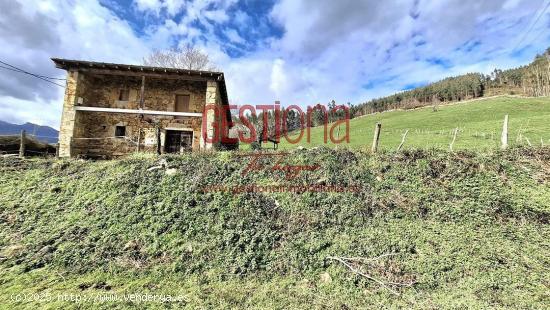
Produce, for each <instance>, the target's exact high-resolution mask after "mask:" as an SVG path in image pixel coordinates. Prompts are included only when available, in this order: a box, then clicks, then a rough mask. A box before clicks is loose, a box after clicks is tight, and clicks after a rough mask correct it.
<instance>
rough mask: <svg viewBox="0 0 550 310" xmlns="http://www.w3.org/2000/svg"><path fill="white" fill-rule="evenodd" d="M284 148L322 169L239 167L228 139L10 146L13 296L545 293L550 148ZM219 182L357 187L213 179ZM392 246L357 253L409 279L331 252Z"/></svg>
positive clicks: (315, 297) (42, 300)
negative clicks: (114, 153) (40, 153)
mask: <svg viewBox="0 0 550 310" xmlns="http://www.w3.org/2000/svg"><path fill="white" fill-rule="evenodd" d="M162 160H165V161H166V166H167V167H166V168H158V169H157V168H155V169H150V168H151V167H156V166H158V165H159V163H160V162H161V161H162ZM284 163H285V164H295V165H296V164H307V165H312V164H318V165H320V169H318V170H315V171H308V172H303V173H301V174H300V175H298V176H297V177H296V178H295V179H292V180H287V179H285V177H284V174H283V173H282V172H280V171H275V172H273V171H269V170H261V171H255V172H254V173H249V174H246V175H244V176H243V175H242V173H241V172H242V171H243V169H245V167H246V166H247V164H248V161H247V160H246V159H245V158H242V157H239V156H238V154H235V153H231V152H217V153H191V154H185V155H182V156H163V157H162V159H159V158H158V157H156V156H154V155H143V154H140V155H133V156H130V157H128V158H124V159H120V160H113V161H96V162H94V161H82V160H53V159H49V160H47V159H31V160H21V159H18V158H4V159H1V160H0V183H1V184H2V190H1V191H0V309H61V308H62V309H83V308H95V309H126V308H129V309H143V308H154V309H165V308H173V309H180V308H186V309H212V308H223V309H358V308H360V309H364V308H384V307H385V308H395V309H397V308H417V309H443V308H449V309H451V308H452V309H457V308H461V309H464V308H470V309H486V308H498V309H503V308H514V309H518V308H522V309H523V308H532V309H542V308H545V306H547V305H548V302H549V296H548V266H549V264H550V258H549V256H548V255H547V254H548V251H549V250H550V243H549V239H548V236H549V234H550V230H549V225H548V222H549V218H550V217H549V216H550V188H549V181H550V180H549V176H550V165H549V163H550V148H548V147H546V148H536V149H535V148H521V149H520V148H513V149H510V150H507V151H489V152H470V151H467V152H466V151H458V152H454V153H450V152H446V151H438V150H414V151H409V150H406V151H403V152H399V153H395V152H381V153H379V154H375V155H371V154H368V153H366V152H360V151H348V150H330V149H326V148H317V149H311V150H296V151H292V152H291V153H290V154H289V155H287V156H286V157H285V162H284ZM219 184H223V185H226V186H244V185H251V184H259V185H268V184H271V185H276V184H283V185H304V184H325V185H329V186H334V185H338V186H343V187H350V186H354V187H356V188H358V189H359V190H358V191H357V192H342V193H338V192H303V193H290V192H274V193H273V192H271V193H270V192H256V193H242V194H235V193H231V192H207V193H205V192H204V191H203V189H204V188H205V187H208V186H214V185H219ZM386 254H391V256H385V257H383V258H379V259H376V260H372V261H361V260H359V261H356V262H353V263H352V264H353V266H354V267H355V268H359V269H361V270H363V272H364V273H366V274H368V275H370V276H371V277H374V278H376V279H378V280H380V281H383V282H385V283H387V285H388V286H389V287H391V288H392V289H393V290H395V291H396V292H397V293H398V294H399V295H396V294H393V293H392V292H391V291H390V290H389V289H387V288H386V287H384V286H382V285H380V284H379V283H377V282H375V281H373V280H369V279H368V278H365V277H363V276H359V275H357V274H355V273H353V272H351V271H350V270H349V269H348V268H346V267H345V266H344V265H343V264H341V263H339V262H338V261H335V260H333V259H331V258H330V257H362V258H375V257H379V256H381V255H386ZM390 282H394V283H412V286H410V287H400V286H396V285H394V284H389V283H390ZM23 294H24V295H23ZM129 294H139V295H142V296H143V295H144V294H150V295H157V296H158V295H170V296H173V298H177V297H178V296H182V297H183V300H182V301H178V302H174V303H159V302H137V301H135V300H133V301H132V300H124V298H128V296H130V295H129ZM114 295H116V296H118V298H121V300H118V301H113V300H110V301H109V300H105V299H103V301H101V300H102V299H101V298H105V297H109V296H114ZM25 296H26V298H25ZM71 296H72V298H73V300H71V299H70V298H71ZM125 296H126V297H125ZM18 298H19V299H18ZM84 298H89V299H88V300H84ZM94 298H99V299H98V300H94Z"/></svg>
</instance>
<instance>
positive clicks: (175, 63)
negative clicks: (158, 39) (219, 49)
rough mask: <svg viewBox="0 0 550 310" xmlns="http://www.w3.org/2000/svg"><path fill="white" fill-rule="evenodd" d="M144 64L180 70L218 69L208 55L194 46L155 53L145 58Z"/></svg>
mask: <svg viewBox="0 0 550 310" xmlns="http://www.w3.org/2000/svg"><path fill="white" fill-rule="evenodd" d="M143 64H144V65H146V66H153V67H164V68H178V69H188V70H207V71H216V70H218V68H217V67H216V65H215V64H214V63H213V62H212V61H211V60H210V57H209V56H208V54H206V53H205V52H203V51H202V50H200V49H198V48H195V47H193V46H189V45H188V46H186V47H185V48H183V49H175V48H174V49H170V50H166V51H154V52H153V53H151V54H150V55H149V56H147V57H144V58H143Z"/></svg>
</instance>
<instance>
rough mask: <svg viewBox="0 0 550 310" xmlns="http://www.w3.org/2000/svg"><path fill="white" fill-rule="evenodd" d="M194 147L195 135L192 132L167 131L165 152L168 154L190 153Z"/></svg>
mask: <svg viewBox="0 0 550 310" xmlns="http://www.w3.org/2000/svg"><path fill="white" fill-rule="evenodd" d="M192 146H193V133H192V132H190V131H179V130H166V141H165V143H164V151H165V152H166V153H180V152H184V151H190V150H191V149H192Z"/></svg>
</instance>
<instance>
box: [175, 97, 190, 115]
mask: <svg viewBox="0 0 550 310" xmlns="http://www.w3.org/2000/svg"><path fill="white" fill-rule="evenodd" d="M176 112H189V95H176Z"/></svg>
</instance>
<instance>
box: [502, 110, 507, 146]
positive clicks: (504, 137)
mask: <svg viewBox="0 0 550 310" xmlns="http://www.w3.org/2000/svg"><path fill="white" fill-rule="evenodd" d="M500 143H501V145H500V148H501V149H503V150H505V149H506V148H508V114H506V115H505V116H504V124H502V135H501V136H500Z"/></svg>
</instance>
